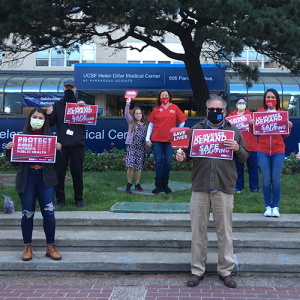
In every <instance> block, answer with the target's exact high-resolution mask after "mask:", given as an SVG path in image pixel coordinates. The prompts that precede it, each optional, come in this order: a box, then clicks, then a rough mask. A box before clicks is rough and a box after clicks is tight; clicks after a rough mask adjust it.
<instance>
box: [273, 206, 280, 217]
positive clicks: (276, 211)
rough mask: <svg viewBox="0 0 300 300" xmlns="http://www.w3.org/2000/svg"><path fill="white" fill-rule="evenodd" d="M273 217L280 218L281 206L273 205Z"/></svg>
mask: <svg viewBox="0 0 300 300" xmlns="http://www.w3.org/2000/svg"><path fill="white" fill-rule="evenodd" d="M272 217H275V218H279V217H280V213H279V207H273V209H272Z"/></svg>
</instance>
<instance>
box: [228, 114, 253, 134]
mask: <svg viewBox="0 0 300 300" xmlns="http://www.w3.org/2000/svg"><path fill="white" fill-rule="evenodd" d="M226 120H227V121H228V122H229V123H230V124H232V125H234V126H236V127H237V129H239V131H247V132H249V121H250V120H251V115H241V116H238V115H236V116H230V117H227V118H226Z"/></svg>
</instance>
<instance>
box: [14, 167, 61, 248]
mask: <svg viewBox="0 0 300 300" xmlns="http://www.w3.org/2000/svg"><path fill="white" fill-rule="evenodd" d="M54 195H55V187H50V188H45V184H44V181H43V170H35V169H31V168H29V169H28V175H27V181H26V188H25V192H24V193H19V197H20V200H21V204H22V212H23V213H22V221H21V229H22V235H23V241H24V244H29V243H31V242H32V230H33V217H34V213H35V203H36V198H37V199H38V201H39V204H40V209H41V213H42V216H43V226H44V232H45V235H46V241H47V244H52V243H54V236H55V217H54Z"/></svg>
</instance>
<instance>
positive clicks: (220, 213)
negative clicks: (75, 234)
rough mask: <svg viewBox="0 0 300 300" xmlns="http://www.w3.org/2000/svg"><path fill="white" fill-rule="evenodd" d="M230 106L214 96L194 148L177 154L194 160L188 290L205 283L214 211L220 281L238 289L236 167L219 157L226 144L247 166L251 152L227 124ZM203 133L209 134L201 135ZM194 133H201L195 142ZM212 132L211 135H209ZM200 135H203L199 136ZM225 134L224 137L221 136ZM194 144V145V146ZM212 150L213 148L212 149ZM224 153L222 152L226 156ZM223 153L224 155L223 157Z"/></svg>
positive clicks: (234, 129) (208, 106) (198, 130)
mask: <svg viewBox="0 0 300 300" xmlns="http://www.w3.org/2000/svg"><path fill="white" fill-rule="evenodd" d="M226 106H227V103H226V102H225V101H224V100H223V99H222V98H221V97H219V96H217V95H211V96H210V98H209V99H208V101H207V102H206V107H207V109H206V114H207V117H206V118H205V119H204V120H203V121H202V122H200V123H198V124H196V125H195V126H193V127H192V128H191V135H190V146H189V148H188V149H185V150H183V151H182V150H181V151H180V150H177V154H176V159H177V161H178V162H187V161H189V160H191V159H193V169H192V173H191V179H192V197H191V202H190V216H191V227H192V249H191V250H192V263H191V273H192V276H191V277H190V278H189V279H188V282H187V286H188V287H195V286H197V285H198V284H199V282H200V280H203V279H204V275H203V274H204V272H205V263H206V260H207V225H208V221H209V214H210V207H211V208H212V212H213V218H214V222H215V227H216V233H217V237H218V267H217V271H218V274H219V278H220V280H222V281H223V282H224V284H225V286H227V287H229V288H235V287H236V283H235V280H234V279H233V277H232V276H231V272H232V270H233V268H234V266H235V262H234V255H233V243H232V210H233V200H234V193H235V185H236V180H237V173H236V164H235V160H234V159H228V158H227V159H224V158H222V155H220V156H219V157H218V158H216V157H211V156H210V155H211V152H213V154H214V155H215V154H216V152H218V151H217V149H221V147H219V145H221V143H223V144H224V146H225V150H231V151H233V157H234V158H235V159H236V160H237V161H239V162H240V163H243V162H245V161H246V160H247V158H248V157H249V151H248V149H247V146H246V144H245V142H244V139H243V136H242V134H241V132H240V131H239V130H238V129H237V128H236V127H235V126H233V125H231V124H230V123H229V122H228V121H227V120H225V119H224V118H225V116H226ZM201 130H203V132H206V134H205V135H201ZM194 131H195V132H196V131H197V132H198V136H197V139H195V136H194ZM208 131H211V133H210V134H208V133H207V132H208ZM224 131H225V132H226V131H229V132H231V133H233V134H234V139H226V138H225V139H223V138H222V137H224V136H225V135H224ZM199 132H200V135H199ZM219 133H221V134H219ZM192 141H194V143H193V142H192ZM199 141H200V142H202V143H203V142H206V143H207V145H208V148H209V149H210V150H209V151H206V152H209V153H208V154H207V156H206V157H205V153H201V151H200V150H199V152H200V154H196V155H195V156H194V154H193V151H192V150H191V149H192V148H197V147H196V146H197V145H199V143H198V142H199ZM211 146H212V147H211ZM200 147H201V145H200V146H198V148H200ZM223 151H224V149H222V152H223ZM222 152H221V153H222Z"/></svg>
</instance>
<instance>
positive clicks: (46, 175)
mask: <svg viewBox="0 0 300 300" xmlns="http://www.w3.org/2000/svg"><path fill="white" fill-rule="evenodd" d="M57 155H60V154H59V153H57ZM6 157H7V158H8V159H9V160H10V157H11V150H6ZM12 164H13V165H19V168H18V171H17V177H16V191H17V192H18V193H24V192H25V187H26V181H27V174H28V163H26V162H19V163H12ZM42 165H43V180H44V183H45V187H46V188H50V187H53V186H56V185H57V183H58V181H57V177H56V172H55V169H54V164H42Z"/></svg>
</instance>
